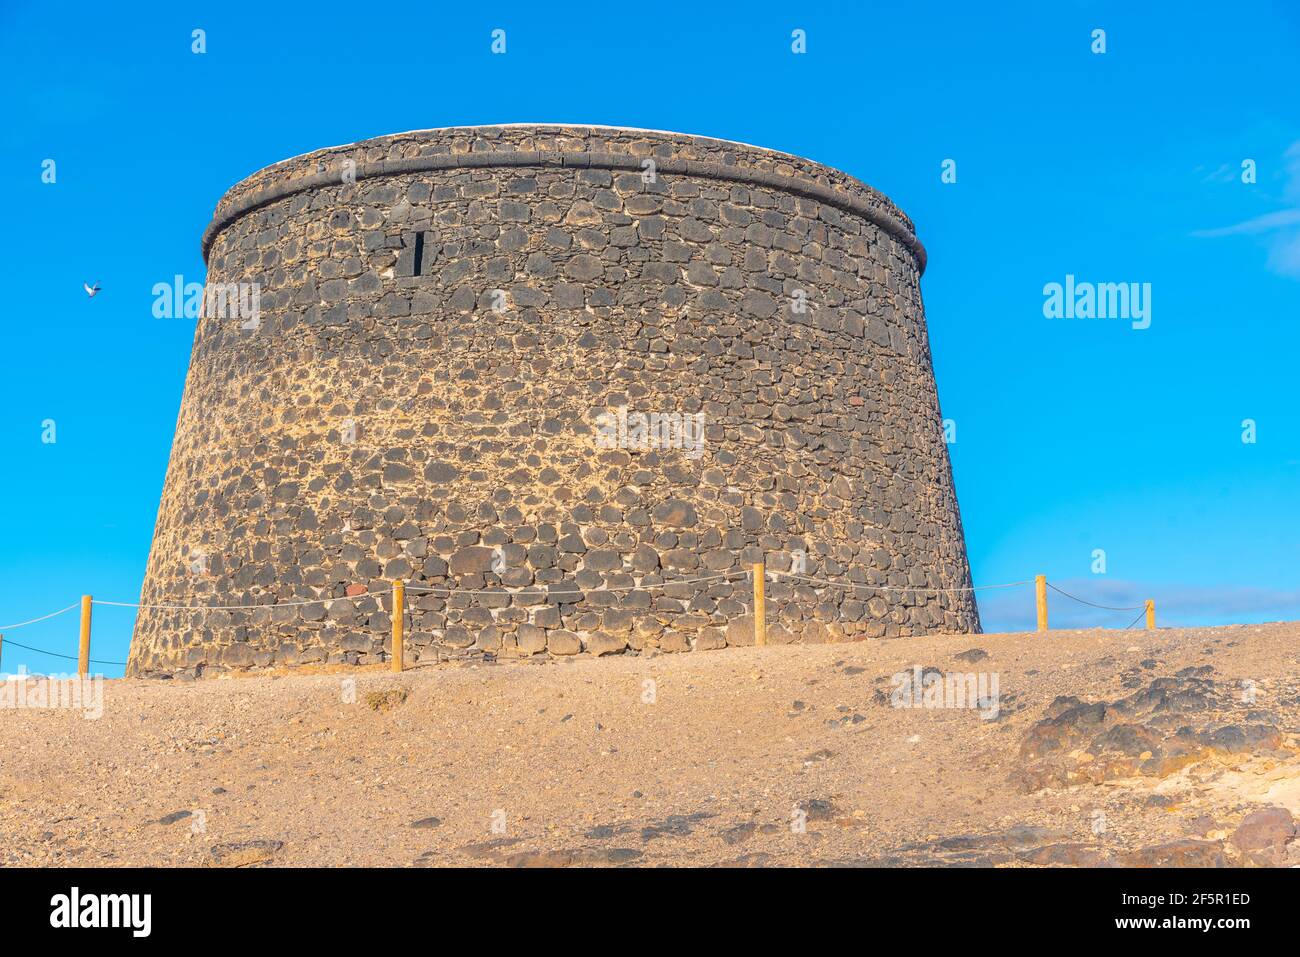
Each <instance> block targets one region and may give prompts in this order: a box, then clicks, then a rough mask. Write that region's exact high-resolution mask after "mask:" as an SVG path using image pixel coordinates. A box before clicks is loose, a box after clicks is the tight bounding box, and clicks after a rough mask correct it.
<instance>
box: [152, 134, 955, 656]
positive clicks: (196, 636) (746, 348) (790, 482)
mask: <svg viewBox="0 0 1300 957" xmlns="http://www.w3.org/2000/svg"><path fill="white" fill-rule="evenodd" d="M203 253H204V256H205V259H206V262H207V265H208V282H209V284H210V285H211V284H213V283H250V282H251V283H257V284H258V285H259V288H260V313H259V315H258V317H257V321H256V322H253V323H250V322H247V321H244V322H241V321H239V320H237V319H230V318H223V317H219V316H218V317H201V318H200V320H199V324H198V328H197V330H196V334H195V340H194V348H193V354H192V357H191V360H190V368H189V374H188V377H187V380H186V384H185V392H184V397H183V400H182V403H181V409H180V415H179V418H178V422H177V427H176V436H175V441H174V445H173V448H172V453H171V460H170V464H169V466H168V471H167V477H166V482H165V486H164V489H163V496H162V502H161V505H160V508H159V512H158V520H157V526H156V529H155V532H154V539H153V547H152V551H151V554H150V557H149V563H148V567H147V571H146V575H145V580H144V585H143V589H142V597H141V603H142V605H143V606H146V607H142V608H141V610H140V613H139V616H138V619H137V622H136V629H135V634H134V638H133V641H132V646H131V654H130V661H129V665H128V669H127V671H128V674H136V675H140V674H177V673H185V672H188V673H190V674H202V673H204V672H208V673H213V672H220V671H222V670H225V669H230V668H245V667H256V666H269V665H300V664H308V663H319V662H343V663H352V664H366V663H376V662H380V661H384V660H386V659H387V656H388V643H389V632H390V626H391V621H390V618H389V615H390V613H391V596H390V595H389V594H387V589H388V588H390V587H391V582H392V580H393V579H402V580H404V581H406V582H407V583H408V586H407V587H408V589H409V590H408V592H407V602H406V604H407V613H408V616H409V617H408V619H407V624H406V635H407V646H406V652H405V653H406V658H407V661H408V662H409V661H412V660H419V659H420V658H424V657H426V656H427V657H433V656H435V655H437V656H441V657H446V656H448V655H455V654H458V653H460V654H465V653H472V652H476V651H478V652H490V653H494V654H497V655H500V656H504V657H511V656H522V655H531V654H539V653H549V654H552V655H569V654H575V653H581V652H590V653H596V654H604V653H611V652H618V651H622V650H624V649H634V650H649V649H657V650H659V651H660V652H674V651H688V650H693V649H694V650H703V649H710V648H719V647H723V646H724V645H728V644H749V643H752V642H753V627H752V626H753V621H752V604H753V602H752V585H751V582H750V580H749V579H748V577H746V573H747V572H748V570H749V565H750V563H753V562H756V561H766V563H767V567H768V568H769V570H771V571H774V572H788V573H791V574H797V575H798V576H800V577H797V578H796V577H791V576H790V575H780V574H777V575H773V576H772V580H771V581H769V583H768V586H767V621H768V640H769V642H771V643H777V642H819V641H833V640H852V639H860V638H875V637H895V636H907V635H913V634H921V633H928V632H935V631H947V632H973V631H978V630H979V619H978V613H977V611H976V606H975V601H974V597H973V595H972V594H971V592H969V591H963V590H962V589H964V588H967V587H968V586H969V585H970V572H969V568H968V565H967V560H966V553H965V546H964V542H963V537H962V527H961V519H960V515H959V512H958V508H957V499H956V496H955V493H954V490H953V483H952V477H951V471H950V466H949V461H948V454H947V448H946V446H945V445H944V441H943V433H942V429H941V425H940V415H939V407H938V400H937V396H936V390H935V382H934V377H933V373H932V370H931V362H930V352H929V344H928V336H927V332H926V325H925V314H924V309H923V306H922V302H921V292H920V286H919V278H920V274H921V272H922V270H923V269H924V267H925V251H924V249H923V248H922V246H921V244H920V243H919V242H918V241H917V239H916V237H915V234H914V230H913V227H912V224H911V222H910V221H909V220H908V218H907V217H906V216H905V215H903V213H902V212H901V211H899V210H898V209H897V208H896V207H895V206H894V205H893V204H892V203H891V202H890V201H889V200H888V199H886V198H885V197H884V196H882V195H881V194H880V193H878V192H876V191H875V190H873V189H871V188H869V187H867V186H865V185H863V184H862V183H860V182H859V181H857V180H856V179H853V178H852V177H850V176H847V175H845V174H844V173H841V172H839V171H837V170H834V169H830V168H828V167H825V166H822V165H819V164H817V163H813V162H810V161H808V160H805V159H801V158H798V157H795V156H792V155H789V154H785V153H778V152H773V151H770V150H766V149H762V148H758V147H753V146H746V145H742V144H739V143H733V142H727V141H722V140H715V139H708V138H704V137H699V136H688V135H681V134H676V133H665V132H655V131H649V130H628V129H619V128H609V127H596V126H561V125H505V126H490V127H469V128H451V129H438V130H422V131H417V132H410V133H400V134H395V135H391V136H383V137H379V138H376V139H371V140H367V141H364V142H360V143H354V144H351V145H347V146H339V147H332V148H329V149H322V150H318V151H316V152H313V153H308V154H306V155H303V156H299V157H295V158H293V159H290V160H286V161H284V162H281V163H277V164H276V165H274V166H270V167H267V168H266V169H264V170H261V171H260V172H258V173H255V174H254V175H252V176H250V177H249V178H247V179H245V180H244V181H243V182H241V183H239V184H238V185H236V186H235V187H234V188H232V189H231V190H230V191H229V192H228V193H227V194H226V195H225V196H224V197H223V198H222V200H221V202H220V203H219V204H218V206H217V209H216V213H215V215H214V217H213V220H212V223H211V224H210V225H209V226H208V228H207V230H206V232H205V233H204V235H203ZM652 417H653V418H652ZM611 423H613V424H614V425H613V427H611ZM803 578H806V579H812V580H811V581H805V580H801V579H803ZM700 579H703V580H700ZM825 580H832V581H834V582H836V583H837V584H836V585H826V584H824V583H822V582H824V581H825ZM674 581H680V582H682V583H681V584H666V583H671V582H674ZM850 584H857V585H861V586H863V587H860V588H849V587H843V586H847V585H850ZM943 589H947V590H943ZM313 599H328V601H319V602H315V603H310V604H302V603H304V602H309V601H311V600H313ZM295 603H298V604H295ZM216 605H227V606H230V605H242V606H258V607H246V608H235V609H226V610H218V609H210V610H208V609H195V608H188V607H187V608H177V607H166V606H216ZM147 606H163V607H147Z"/></svg>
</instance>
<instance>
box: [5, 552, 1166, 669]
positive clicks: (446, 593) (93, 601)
mask: <svg viewBox="0 0 1300 957" xmlns="http://www.w3.org/2000/svg"><path fill="white" fill-rule="evenodd" d="M746 578H748V579H751V580H752V582H753V593H754V604H753V607H754V644H755V645H758V646H762V645H766V644H767V582H768V580H769V579H771V580H773V581H777V580H781V579H785V580H787V581H791V582H795V583H798V584H804V585H808V586H811V587H813V588H814V589H816V588H823V589H824V588H841V589H847V590H849V591H851V592H854V593H856V592H858V591H867V592H899V593H914V594H931V595H933V594H963V593H966V592H972V593H973V592H978V591H990V590H994V589H1004V588H1020V587H1023V586H1025V585H1030V584H1032V585H1033V586H1034V596H1035V608H1036V612H1037V625H1038V627H1037V630H1038V631H1040V632H1045V631H1048V630H1049V628H1048V623H1047V590H1048V589H1049V588H1050V589H1051V590H1052V591H1054V592H1056V593H1057V594H1059V595H1061V596H1062V597H1064V598H1068V599H1070V600H1071V601H1074V602H1078V603H1079V604H1081V605H1086V606H1088V607H1089V608H1098V609H1102V610H1104V611H1137V612H1138V616H1137V617H1136V618H1134V619H1133V620H1132V621H1131V622H1129V624H1128V625H1126V626H1125V629H1129V628H1132V627H1133V626H1134V625H1136V624H1137V623H1138V622H1139V621H1141V620H1142V618H1143V617H1144V616H1145V618H1146V627H1147V628H1148V629H1154V628H1155V627H1156V612H1155V602H1154V600H1151V599H1147V600H1146V601H1145V602H1143V603H1142V604H1141V605H1124V606H1115V605H1102V604H1099V603H1097V602H1092V601H1089V600H1088V599H1086V598H1080V597H1078V596H1077V595H1072V594H1070V593H1069V592H1067V591H1064V590H1062V589H1060V588H1058V587H1057V586H1056V585H1054V584H1052V583H1051V582H1049V581H1048V580H1047V576H1045V575H1037V576H1035V577H1034V578H1033V579H1025V580H1024V581H1016V582H1004V583H1002V584H996V585H963V586H958V587H951V588H935V587H925V586H916V585H872V584H867V583H865V582H849V581H836V580H833V579H828V578H813V577H810V576H807V575H799V574H795V573H793V572H787V571H780V570H776V569H771V570H769V569H768V568H767V567H766V565H765V563H763V562H757V563H755V564H754V565H752V566H751V567H750V568H749V569H747V570H736V571H730V572H721V573H719V574H716V575H702V576H699V577H695V578H676V579H671V580H667V581H662V582H650V583H646V584H639V585H626V586H615V587H610V588H583V587H581V586H580V585H577V584H576V583H568V582H566V583H563V584H562V585H526V586H523V587H517V588H507V587H500V588H476V589H467V588H455V587H452V586H450V585H420V584H413V583H407V582H405V581H394V582H393V583H392V587H390V588H383V589H380V590H378V591H367V592H365V595H366V596H367V597H370V596H375V597H379V596H383V595H392V596H393V602H392V609H393V612H392V615H391V618H390V620H391V623H392V639H393V640H392V645H391V649H392V651H391V654H390V655H389V661H390V666H391V668H392V670H393V671H402V670H403V669H404V668H405V647H404V643H405V617H406V593H407V592H408V591H409V592H411V593H413V594H414V595H431V596H435V597H436V596H443V597H450V596H451V595H490V596H493V597H501V596H504V595H528V596H535V597H540V598H550V597H555V598H560V599H562V598H563V596H565V595H587V594H591V593H594V592H610V593H621V592H629V591H653V590H657V589H667V588H675V587H679V586H684V585H698V584H713V583H718V582H731V581H735V580H737V579H746ZM351 597H357V596H337V597H330V598H309V599H303V600H301V601H297V600H295V601H284V602H261V603H257V604H239V605H186V604H170V603H167V604H148V603H143V602H130V601H106V600H104V599H97V598H93V597H91V596H90V595H83V596H81V600H80V601H77V602H73V603H72V604H71V605H68V606H67V607H66V608H60V609H59V610H58V611H52V612H50V613H49V614H46V615H41V616H40V617H38V618H31V619H28V620H27V621H20V622H16V623H14V624H12V625H0V660H3V653H4V646H5V637H4V633H5V632H8V631H14V630H16V629H19V628H25V627H27V626H28V625H34V624H37V623H38V622H42V621H48V620H50V619H52V618H57V617H58V616H60V615H64V614H67V613H68V612H70V611H72V610H73V609H74V608H78V607H80V609H81V617H80V642H79V648H78V653H77V654H76V655H75V656H74V655H65V654H60V653H59V652H55V651H47V650H45V649H44V648H35V647H33V646H31V645H24V644H19V643H18V642H16V641H13V640H12V639H11V640H10V641H9V644H10V645H11V646H13V647H15V648H22V649H23V650H24V651H31V652H35V653H37V654H42V655H48V656H49V657H51V658H61V659H65V660H67V661H76V662H77V673H78V674H80V675H85V674H87V673H88V671H89V666H90V665H91V664H97V665H115V666H121V667H125V666H126V664H127V663H126V662H125V661H103V660H100V659H97V658H91V657H90V634H91V610H92V608H93V606H95V605H103V606H105V607H113V608H135V609H137V610H141V609H143V610H149V611H152V610H172V611H252V610H256V609H271V608H300V607H304V606H307V605H320V604H323V605H325V606H326V607H328V606H329V605H330V604H332V603H333V602H336V601H346V600H349V599H350V598H351Z"/></svg>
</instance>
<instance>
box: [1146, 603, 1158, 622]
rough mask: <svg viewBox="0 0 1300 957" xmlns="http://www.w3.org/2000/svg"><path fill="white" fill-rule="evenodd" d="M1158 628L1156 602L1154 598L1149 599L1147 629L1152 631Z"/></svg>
mask: <svg viewBox="0 0 1300 957" xmlns="http://www.w3.org/2000/svg"><path fill="white" fill-rule="evenodd" d="M1155 626H1156V602H1155V599H1154V598H1148V599H1147V628H1148V629H1151V628H1154V627H1155Z"/></svg>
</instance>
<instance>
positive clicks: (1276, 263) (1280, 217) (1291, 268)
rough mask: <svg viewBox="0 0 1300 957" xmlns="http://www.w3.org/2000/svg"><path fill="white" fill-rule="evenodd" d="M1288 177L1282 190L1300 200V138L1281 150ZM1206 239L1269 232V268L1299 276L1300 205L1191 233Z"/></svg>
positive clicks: (1288, 195) (1286, 194) (1288, 198)
mask: <svg viewBox="0 0 1300 957" xmlns="http://www.w3.org/2000/svg"><path fill="white" fill-rule="evenodd" d="M1282 158H1283V161H1284V163H1285V168H1286V179H1285V182H1284V184H1283V187H1282V194H1283V196H1285V197H1286V198H1287V200H1288V201H1295V200H1300V140H1297V141H1296V142H1294V143H1292V144H1291V145H1290V146H1289V147H1287V150H1286V152H1285V153H1284V154H1282ZM1192 235H1193V236H1197V237H1200V238H1204V239H1214V238H1219V237H1222V236H1261V235H1262V236H1268V237H1269V238H1268V268H1269V269H1270V270H1272V271H1273V272H1275V273H1277V274H1278V275H1280V276H1289V277H1293V278H1296V279H1300V206H1296V207H1292V208H1290V209H1279V210H1277V211H1275V212H1272V213H1265V214H1264V215H1263V216H1255V217H1253V218H1251V219H1247V220H1245V221H1244V222H1240V223H1236V224H1234V225H1232V226H1221V227H1219V228H1218V229H1198V230H1196V231H1194V232H1193V233H1192Z"/></svg>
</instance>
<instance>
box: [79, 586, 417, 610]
mask: <svg viewBox="0 0 1300 957" xmlns="http://www.w3.org/2000/svg"><path fill="white" fill-rule="evenodd" d="M391 591H392V589H391V588H384V589H381V590H380V591H370V592H366V593H365V594H367V595H387V594H389V593H390V592H391ZM354 597H357V598H360V597H361V596H360V595H356V596H354ZM343 600H345V599H343V598H309V599H306V600H304V601H273V602H263V603H262V604H260V605H142V604H140V603H138V602H131V601H100V600H99V599H98V598H96V599H93V600H92V601H91V604H92V605H112V606H113V607H115V608H144V609H147V610H150V611H153V610H157V609H168V608H170V609H172V610H174V611H247V610H250V609H254V608H298V607H301V606H303V605H319V604H328V603H330V602H335V601H343ZM73 607H76V606H73Z"/></svg>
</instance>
